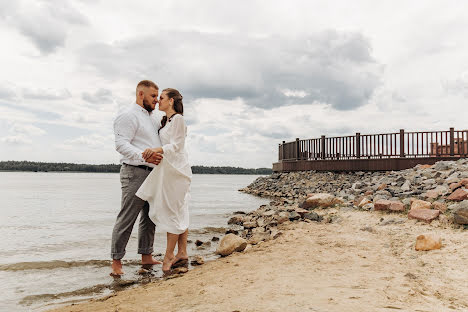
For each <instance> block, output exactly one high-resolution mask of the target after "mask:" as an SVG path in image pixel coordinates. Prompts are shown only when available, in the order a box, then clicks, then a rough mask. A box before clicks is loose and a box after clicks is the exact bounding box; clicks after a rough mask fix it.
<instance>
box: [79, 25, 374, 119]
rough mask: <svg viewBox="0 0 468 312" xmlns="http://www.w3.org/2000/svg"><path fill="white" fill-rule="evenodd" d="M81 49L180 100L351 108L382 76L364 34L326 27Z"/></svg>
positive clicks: (84, 57) (170, 36) (103, 65)
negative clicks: (177, 93) (292, 34)
mask: <svg viewBox="0 0 468 312" xmlns="http://www.w3.org/2000/svg"><path fill="white" fill-rule="evenodd" d="M80 55H81V61H82V63H84V64H87V65H88V66H90V67H92V68H94V69H96V70H97V71H98V72H99V73H100V74H101V75H103V76H104V77H107V78H108V79H109V80H118V79H130V80H132V81H138V80H140V79H142V78H147V77H150V78H152V79H154V80H156V82H158V83H159V84H160V85H163V86H171V87H176V88H178V89H179V90H181V92H182V93H183V94H184V98H188V99H190V98H191V99H194V98H219V99H228V100H231V99H235V98H242V99H245V100H246V101H247V102H248V103H249V104H250V105H253V106H255V107H260V108H266V109H271V108H273V107H279V106H283V105H292V104H308V103H314V102H322V103H327V104H329V105H331V106H332V107H334V108H336V109H338V110H350V109H353V108H356V107H359V106H362V105H364V104H366V103H367V101H368V100H369V99H370V97H371V96H372V94H373V92H374V90H375V89H376V88H377V87H378V86H379V85H380V83H381V78H380V77H381V75H382V66H381V65H380V64H378V63H377V62H376V61H375V60H374V58H373V57H372V55H371V47H370V42H369V41H368V40H367V39H366V38H365V37H363V36H362V35H361V34H359V33H349V32H338V31H331V30H329V31H322V32H318V33H312V34H309V35H307V36H299V37H296V38H289V37H288V38H284V37H278V36H269V37H263V38H258V37H249V36H245V35H240V34H222V33H216V34H213V33H202V32H182V31H167V32H164V33H158V34H156V35H155V36H154V37H145V38H135V39H132V40H127V41H119V42H116V43H113V44H106V43H95V44H92V45H89V46H87V47H86V48H84V49H83V51H82V53H81V54H80ZM116 64H119V66H116ZM153 77H154V78H153Z"/></svg>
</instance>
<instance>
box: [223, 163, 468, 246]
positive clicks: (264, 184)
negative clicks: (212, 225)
mask: <svg viewBox="0 0 468 312" xmlns="http://www.w3.org/2000/svg"><path fill="white" fill-rule="evenodd" d="M240 191H243V192H245V193H249V194H254V195H258V196H263V197H271V198H275V199H276V200H279V201H280V202H282V203H283V205H285V206H282V208H281V207H280V208H279V209H277V210H278V211H280V210H283V211H282V213H281V212H278V213H273V212H269V213H270V214H272V215H275V216H276V217H275V222H278V221H280V220H285V219H286V218H287V217H288V218H289V219H290V220H295V218H296V219H300V218H304V215H307V213H305V212H302V214H301V213H300V212H299V211H297V210H296V209H295V208H293V206H294V205H297V206H298V207H299V208H301V209H303V210H307V211H308V210H311V209H314V208H316V207H322V208H326V207H331V206H336V205H339V206H342V207H349V208H354V209H363V210H369V211H374V210H380V211H387V212H394V213H405V214H407V215H408V218H413V219H417V220H421V221H423V222H431V221H433V220H435V219H437V218H439V216H441V215H444V218H445V219H447V220H448V221H449V222H451V223H453V224H455V225H465V226H466V225H468V159H466V158H464V159H463V158H462V159H459V160H457V161H439V162H437V163H436V164H434V165H432V166H429V165H418V166H416V167H414V168H411V169H407V170H401V171H388V172H351V173H334V172H316V171H301V172H290V173H274V174H272V175H270V176H266V177H260V178H258V179H256V180H255V181H254V182H253V183H252V184H250V185H249V186H247V187H246V188H243V189H241V190H240ZM288 205H290V206H289V208H288ZM261 209H262V208H261ZM263 209H264V210H265V211H268V210H269V208H268V207H263ZM287 213H289V215H287ZM308 213H309V212H308ZM296 214H297V216H296ZM280 215H281V217H280ZM307 216H308V217H311V218H315V219H320V216H318V217H315V216H313V215H307ZM235 217H237V218H240V216H235ZM265 217H268V216H261V220H262V221H260V223H261V224H262V225H263V224H264V223H266V224H268V225H269V224H271V222H270V220H269V219H268V218H265ZM256 220H257V219H256V217H255V216H251V215H245V216H242V221H243V222H235V218H234V219H233V218H231V220H230V222H231V223H235V224H242V225H244V231H245V230H248V229H253V228H256V226H255V222H256ZM238 221H239V220H238ZM244 221H245V223H246V226H245V223H244ZM316 221H318V220H316ZM273 224H274V223H273ZM242 233H244V234H245V235H244V236H247V237H248V235H249V234H250V233H245V232H242ZM257 236H258V235H257Z"/></svg>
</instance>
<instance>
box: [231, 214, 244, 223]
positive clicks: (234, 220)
mask: <svg viewBox="0 0 468 312" xmlns="http://www.w3.org/2000/svg"><path fill="white" fill-rule="evenodd" d="M242 223H244V216H242V215H235V216H232V217H231V218H230V219H229V220H228V224H238V225H242Z"/></svg>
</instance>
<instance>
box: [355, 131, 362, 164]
mask: <svg viewBox="0 0 468 312" xmlns="http://www.w3.org/2000/svg"><path fill="white" fill-rule="evenodd" d="M356 158H357V159H359V158H361V133H359V132H356Z"/></svg>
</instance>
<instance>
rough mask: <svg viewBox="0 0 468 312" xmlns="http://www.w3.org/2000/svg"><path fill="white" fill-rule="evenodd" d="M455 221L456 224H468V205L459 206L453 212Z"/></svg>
mask: <svg viewBox="0 0 468 312" xmlns="http://www.w3.org/2000/svg"><path fill="white" fill-rule="evenodd" d="M453 221H454V222H455V223H456V224H468V207H467V208H464V207H461V208H458V209H457V210H455V211H454V213H453Z"/></svg>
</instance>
